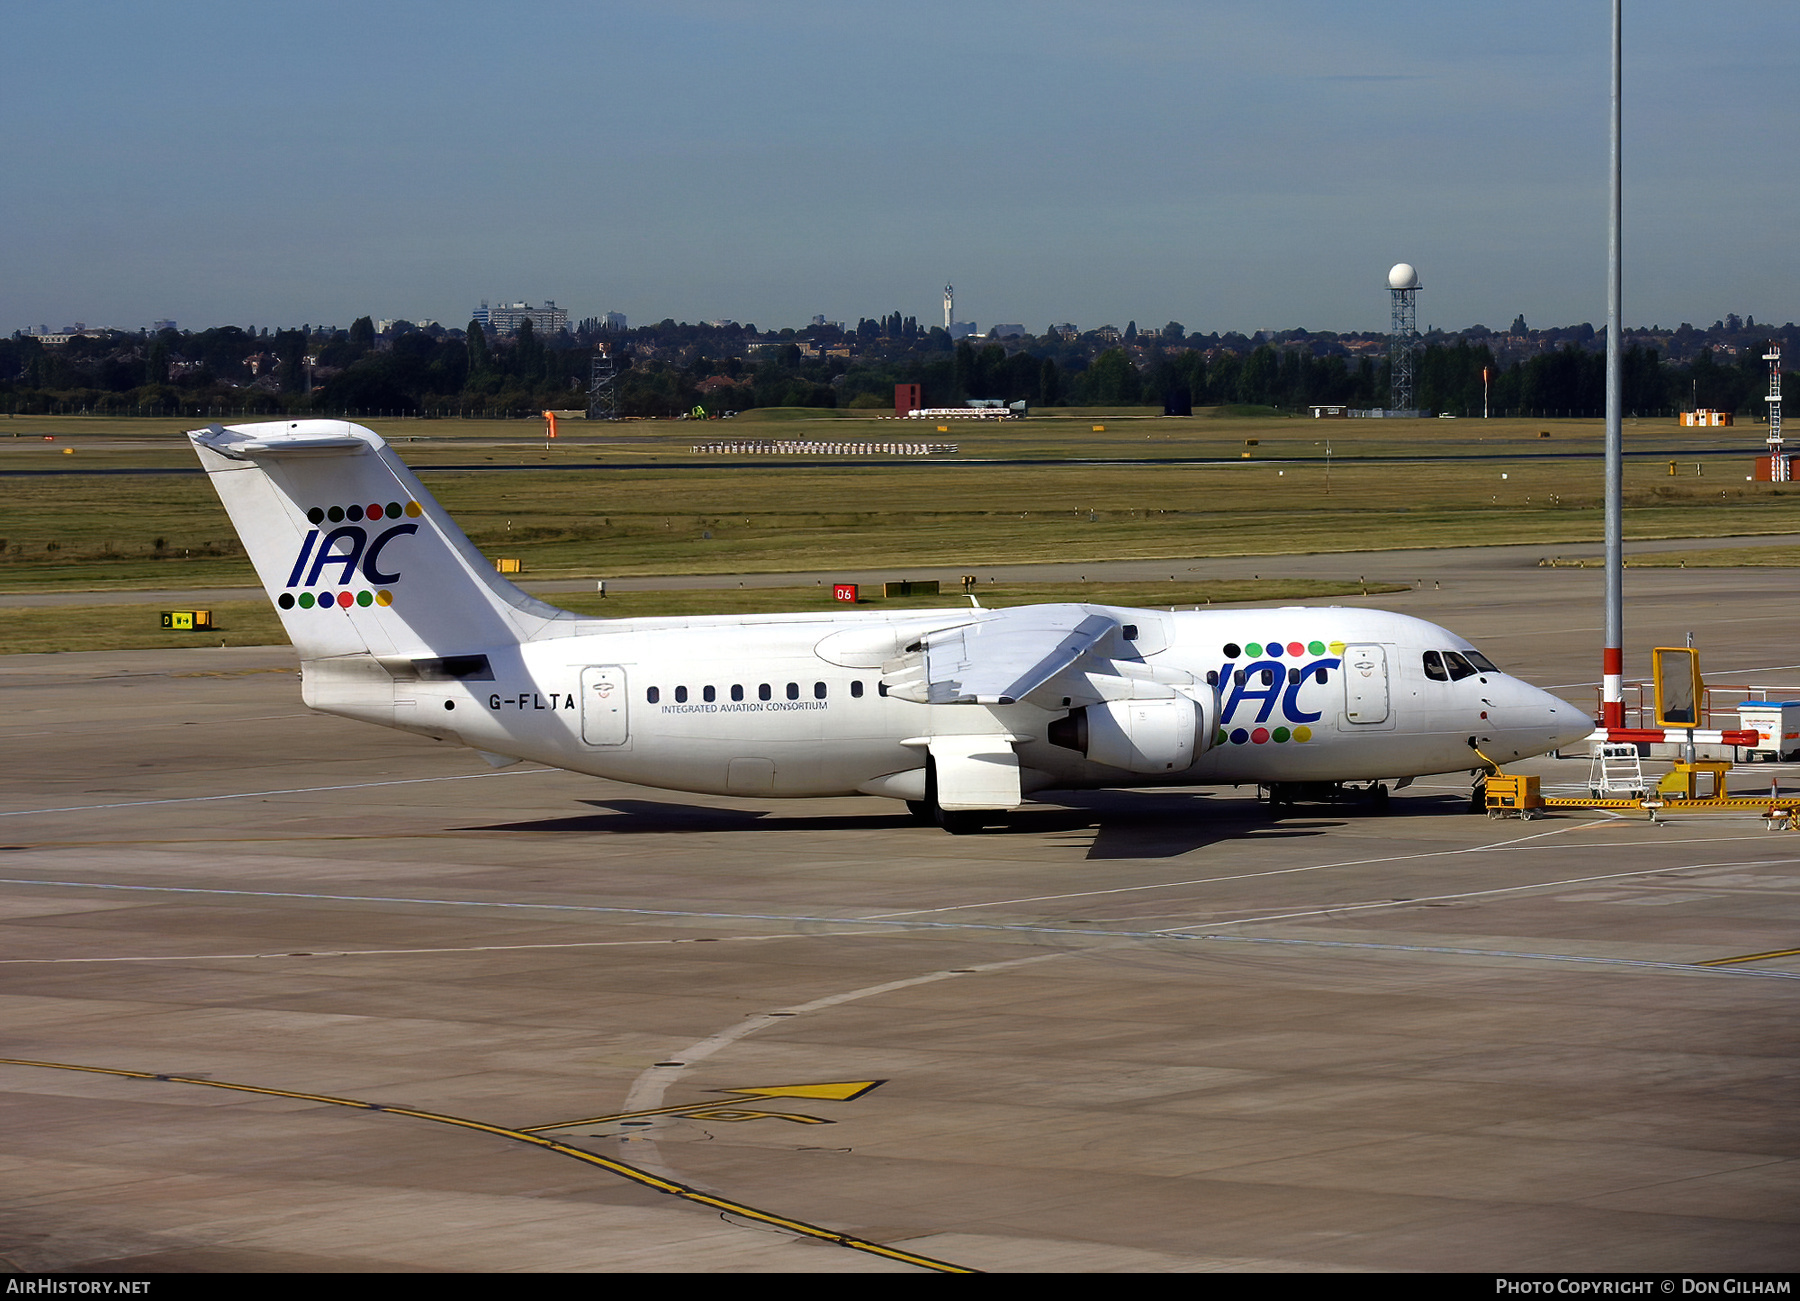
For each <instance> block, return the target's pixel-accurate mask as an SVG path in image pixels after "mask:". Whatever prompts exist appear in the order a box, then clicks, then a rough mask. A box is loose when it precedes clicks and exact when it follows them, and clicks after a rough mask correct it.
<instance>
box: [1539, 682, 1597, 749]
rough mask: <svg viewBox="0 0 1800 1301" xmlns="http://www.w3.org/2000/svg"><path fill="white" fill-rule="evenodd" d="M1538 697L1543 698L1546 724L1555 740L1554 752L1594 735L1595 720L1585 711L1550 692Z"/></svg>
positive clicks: (1541, 692)
mask: <svg viewBox="0 0 1800 1301" xmlns="http://www.w3.org/2000/svg"><path fill="white" fill-rule="evenodd" d="M1538 695H1539V696H1541V697H1542V698H1543V707H1544V722H1545V724H1546V726H1548V727H1549V729H1550V731H1551V734H1552V736H1553V738H1554V739H1553V741H1552V743H1551V746H1550V748H1551V749H1552V750H1560V749H1562V748H1563V747H1564V746H1565V745H1575V744H1576V743H1578V742H1581V741H1585V740H1587V739H1588V737H1589V736H1591V735H1593V732H1594V720H1593V719H1592V718H1589V717H1588V715H1587V712H1586V711H1585V710H1581V709H1577V708H1576V707H1575V706H1574V705H1571V704H1570V703H1569V702H1568V701H1566V700H1564V699H1562V698H1561V697H1559V696H1553V695H1551V694H1550V693H1549V692H1548V691H1540V692H1538Z"/></svg>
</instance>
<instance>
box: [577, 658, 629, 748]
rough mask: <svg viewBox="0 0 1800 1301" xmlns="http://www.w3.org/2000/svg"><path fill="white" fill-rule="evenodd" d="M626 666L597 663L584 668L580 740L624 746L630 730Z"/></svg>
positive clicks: (588, 742) (594, 743)
mask: <svg viewBox="0 0 1800 1301" xmlns="http://www.w3.org/2000/svg"><path fill="white" fill-rule="evenodd" d="M629 694H630V693H629V692H628V691H627V690H626V683H625V669H624V667H623V666H621V665H618V664H594V665H590V666H588V667H587V668H585V669H583V670H581V739H582V740H583V741H585V742H586V743H587V744H589V745H624V744H625V742H626V741H627V740H628V739H629V737H630V732H629V730H628V722H629V719H628V717H627V712H626V711H627V704H628V698H629Z"/></svg>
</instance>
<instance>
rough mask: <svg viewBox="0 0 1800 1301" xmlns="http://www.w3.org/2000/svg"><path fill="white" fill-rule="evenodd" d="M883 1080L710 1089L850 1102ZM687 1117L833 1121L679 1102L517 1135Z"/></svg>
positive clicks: (754, 1095) (811, 1122) (534, 1127)
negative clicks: (660, 1117) (624, 1121)
mask: <svg viewBox="0 0 1800 1301" xmlns="http://www.w3.org/2000/svg"><path fill="white" fill-rule="evenodd" d="M886 1083H887V1081H886V1080H834V1081H832V1082H830V1083H828V1084H774V1085H768V1086H765V1087H763V1088H754V1089H714V1090H713V1092H714V1093H735V1094H737V1095H739V1096H740V1097H748V1098H816V1099H820V1100H822V1101H826V1102H854V1101H855V1100H856V1099H857V1098H860V1097H862V1095H863V1094H865V1093H867V1092H868V1091H869V1090H870V1089H873V1088H875V1087H876V1086H877V1085H881V1084H886ZM676 1115H683V1116H689V1117H691V1118H693V1119H695V1120H791V1121H793V1122H794V1123H795V1124H799V1125H834V1124H836V1123H837V1122H836V1121H832V1120H826V1119H824V1118H823V1117H821V1116H804V1115H800V1114H798V1113H795V1112H791V1111H746V1110H744V1109H743V1108H741V1107H732V1106H730V1105H729V1104H727V1103H723V1102H680V1103H676V1104H675V1105H673V1106H668V1107H651V1108H650V1109H649V1110H648V1111H621V1112H617V1113H615V1114H613V1115H611V1116H588V1117H587V1118H585V1119H583V1120H559V1121H557V1122H556V1123H555V1124H554V1125H527V1126H525V1127H524V1128H522V1129H520V1131H519V1132H520V1133H521V1134H543V1133H547V1132H548V1131H550V1130H553V1129H579V1128H581V1127H582V1126H583V1125H610V1124H613V1123H615V1122H617V1121H621V1120H638V1119H641V1118H642V1117H644V1116H676Z"/></svg>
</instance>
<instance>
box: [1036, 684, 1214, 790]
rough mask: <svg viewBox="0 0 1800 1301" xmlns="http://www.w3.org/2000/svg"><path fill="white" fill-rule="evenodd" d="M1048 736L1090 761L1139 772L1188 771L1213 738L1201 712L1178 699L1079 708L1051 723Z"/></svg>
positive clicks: (1193, 703) (1112, 702)
mask: <svg viewBox="0 0 1800 1301" xmlns="http://www.w3.org/2000/svg"><path fill="white" fill-rule="evenodd" d="M1049 738H1050V743H1051V744H1052V745H1059V746H1061V747H1062V748H1063V749H1065V750H1076V751H1079V752H1080V753H1081V754H1083V755H1085V756H1086V757H1087V758H1089V759H1091V760H1092V761H1093V762H1095V763H1103V764H1105V765H1106V766H1107V767H1109V768H1122V769H1124V770H1125V771H1126V772H1140V773H1162V772H1180V771H1181V770H1183V769H1185V768H1190V767H1192V766H1193V764H1194V760H1196V759H1197V758H1199V757H1200V754H1201V752H1202V751H1204V750H1206V749H1207V747H1208V743H1209V742H1210V741H1211V740H1212V736H1211V734H1210V732H1209V731H1208V730H1207V726H1206V711H1205V710H1204V709H1202V708H1201V706H1200V705H1199V703H1198V702H1196V701H1193V700H1190V699H1188V697H1186V696H1182V695H1177V696H1174V697H1172V698H1169V699H1164V700H1107V701H1102V702H1101V703H1099V704H1097V705H1083V706H1082V707H1081V708H1079V709H1075V710H1071V711H1070V713H1069V716H1068V717H1067V718H1059V719H1057V720H1056V721H1055V722H1054V723H1052V724H1050V733H1049Z"/></svg>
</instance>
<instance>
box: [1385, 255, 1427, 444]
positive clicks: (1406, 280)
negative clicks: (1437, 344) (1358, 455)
mask: <svg viewBox="0 0 1800 1301" xmlns="http://www.w3.org/2000/svg"><path fill="white" fill-rule="evenodd" d="M1388 296H1389V297H1390V298H1391V299H1392V300H1393V310H1392V312H1391V318H1392V323H1391V325H1390V327H1389V330H1388V377H1389V378H1388V414H1389V415H1395V416H1399V415H1407V416H1410V415H1412V414H1414V412H1415V411H1416V409H1417V408H1415V407H1414V405H1413V358H1414V357H1415V355H1416V354H1417V353H1418V350H1419V303H1418V297H1419V273H1418V272H1417V271H1415V270H1413V267H1412V263H1410V262H1396V263H1395V264H1394V267H1393V269H1392V270H1391V271H1389V272H1388Z"/></svg>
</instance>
